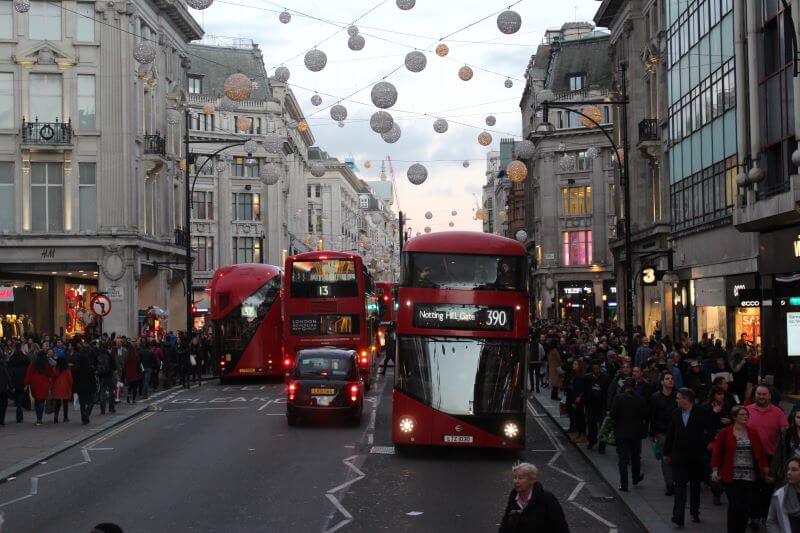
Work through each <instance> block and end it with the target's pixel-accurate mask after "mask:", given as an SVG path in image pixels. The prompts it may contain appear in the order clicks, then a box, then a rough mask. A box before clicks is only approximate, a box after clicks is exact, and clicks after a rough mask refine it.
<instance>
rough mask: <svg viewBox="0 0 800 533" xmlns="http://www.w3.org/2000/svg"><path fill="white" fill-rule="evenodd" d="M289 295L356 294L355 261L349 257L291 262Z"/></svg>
mask: <svg viewBox="0 0 800 533" xmlns="http://www.w3.org/2000/svg"><path fill="white" fill-rule="evenodd" d="M291 276H292V277H291V282H290V287H291V290H290V295H291V296H293V297H295V298H348V297H354V296H358V278H357V276H356V263H355V261H353V260H351V259H321V260H319V261H295V262H293V263H292V274H291Z"/></svg>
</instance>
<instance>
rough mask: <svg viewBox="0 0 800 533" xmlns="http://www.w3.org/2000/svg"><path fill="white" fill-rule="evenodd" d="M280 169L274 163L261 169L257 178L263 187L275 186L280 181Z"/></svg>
mask: <svg viewBox="0 0 800 533" xmlns="http://www.w3.org/2000/svg"><path fill="white" fill-rule="evenodd" d="M281 174H282V172H281V167H280V165H276V164H275V163H267V164H266V165H263V166H262V167H261V171H260V172H259V177H260V178H261V183H263V184H264V185H275V184H276V183H278V182H279V181H280V179H281Z"/></svg>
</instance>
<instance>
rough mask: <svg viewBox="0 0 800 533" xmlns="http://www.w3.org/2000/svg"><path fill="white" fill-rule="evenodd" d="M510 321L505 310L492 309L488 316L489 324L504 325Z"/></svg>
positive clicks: (487, 321)
mask: <svg viewBox="0 0 800 533" xmlns="http://www.w3.org/2000/svg"><path fill="white" fill-rule="evenodd" d="M507 323H508V315H507V314H506V312H505V311H498V310H495V309H490V310H489V312H488V315H487V317H486V324H487V325H489V326H500V327H504V326H505V325H506V324H507Z"/></svg>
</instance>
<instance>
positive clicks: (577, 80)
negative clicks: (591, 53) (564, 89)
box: [569, 73, 586, 91]
mask: <svg viewBox="0 0 800 533" xmlns="http://www.w3.org/2000/svg"><path fill="white" fill-rule="evenodd" d="M585 86H586V74H583V73H579V74H570V75H569V90H570V91H582V90H583V89H584V87H585Z"/></svg>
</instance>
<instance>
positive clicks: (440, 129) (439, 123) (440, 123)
mask: <svg viewBox="0 0 800 533" xmlns="http://www.w3.org/2000/svg"><path fill="white" fill-rule="evenodd" d="M449 127H450V125H449V124H448V123H447V121H446V120H445V119H443V118H437V119H436V120H434V121H433V131H435V132H436V133H444V132H446V131H447V128H449Z"/></svg>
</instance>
